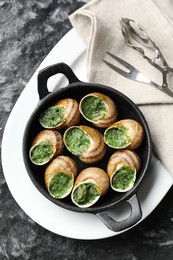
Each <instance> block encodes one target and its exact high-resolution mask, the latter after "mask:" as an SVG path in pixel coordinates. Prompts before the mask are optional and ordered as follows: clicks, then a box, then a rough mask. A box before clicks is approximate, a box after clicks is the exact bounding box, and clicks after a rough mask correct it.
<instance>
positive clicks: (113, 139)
mask: <svg viewBox="0 0 173 260" xmlns="http://www.w3.org/2000/svg"><path fill="white" fill-rule="evenodd" d="M143 136H144V131H143V128H142V126H141V125H140V124H139V123H138V122H137V121H135V120H132V119H123V120H120V121H117V122H116V123H114V124H113V125H111V126H110V127H109V128H107V129H106V130H105V133H104V140H105V143H106V144H107V145H108V146H110V147H112V148H115V149H122V148H128V149H132V150H133V149H136V148H138V147H139V146H140V145H141V143H142V140H143Z"/></svg>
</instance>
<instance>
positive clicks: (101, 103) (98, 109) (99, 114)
mask: <svg viewBox="0 0 173 260" xmlns="http://www.w3.org/2000/svg"><path fill="white" fill-rule="evenodd" d="M79 110H80V112H81V114H82V115H83V117H84V118H85V119H86V120H88V121H90V122H92V123H93V124H94V125H95V126H97V127H101V128H106V127H109V126H110V125H112V124H113V123H114V122H115V121H116V120H117V115H118V110H117V106H116V105H115V103H114V102H113V100H112V99H111V98H109V97H108V96H106V95H104V94H102V93H97V92H94V93H90V94H88V95H86V96H84V97H83V98H82V99H81V101H80V103H79Z"/></svg>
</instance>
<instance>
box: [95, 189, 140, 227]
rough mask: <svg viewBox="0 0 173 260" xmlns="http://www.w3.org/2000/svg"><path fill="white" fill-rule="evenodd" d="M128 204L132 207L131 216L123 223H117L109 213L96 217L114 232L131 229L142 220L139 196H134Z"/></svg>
mask: <svg viewBox="0 0 173 260" xmlns="http://www.w3.org/2000/svg"><path fill="white" fill-rule="evenodd" d="M127 202H128V203H129V204H130V206H131V214H130V216H129V217H128V218H126V219H123V220H121V221H116V220H114V219H113V218H112V217H110V216H109V215H108V213H107V211H104V212H100V213H97V214H96V215H97V216H98V217H99V218H100V219H101V220H102V221H103V223H104V224H105V225H106V226H107V227H108V228H109V229H111V230H112V231H114V232H118V231H121V230H124V229H126V228H129V227H131V226H133V225H134V224H136V223H137V222H138V221H139V220H140V219H141V218H142V211H141V207H140V204H139V201H138V198H137V195H136V194H134V195H133V196H132V197H131V198H130V199H128V200H127Z"/></svg>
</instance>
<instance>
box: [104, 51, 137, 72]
mask: <svg viewBox="0 0 173 260" xmlns="http://www.w3.org/2000/svg"><path fill="white" fill-rule="evenodd" d="M106 53H107V54H108V55H109V56H111V57H112V58H113V59H114V60H116V61H118V62H119V63H120V64H122V65H123V66H124V67H126V68H128V69H129V70H134V69H135V68H134V67H133V66H132V65H130V64H129V63H128V62H126V61H124V60H122V59H120V58H119V57H117V56H115V55H114V54H112V53H110V52H109V51H107V52H106Z"/></svg>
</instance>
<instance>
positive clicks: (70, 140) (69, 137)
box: [65, 127, 90, 156]
mask: <svg viewBox="0 0 173 260" xmlns="http://www.w3.org/2000/svg"><path fill="white" fill-rule="evenodd" d="M65 145H66V146H67V148H68V149H69V151H70V152H71V153H72V154H74V155H76V156H79V155H82V154H83V153H84V152H85V151H86V150H87V149H88V147H89V146H90V137H89V135H88V134H87V133H85V132H84V131H83V130H81V129H80V128H79V127H73V128H71V129H69V130H68V131H67V132H66V134H65Z"/></svg>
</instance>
